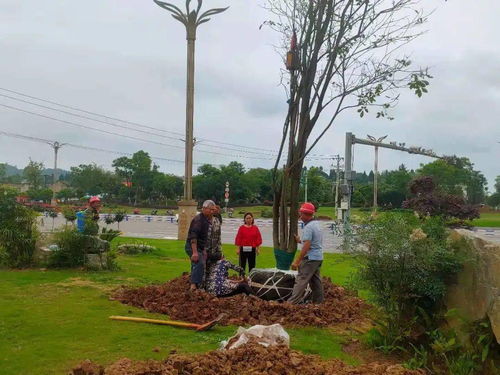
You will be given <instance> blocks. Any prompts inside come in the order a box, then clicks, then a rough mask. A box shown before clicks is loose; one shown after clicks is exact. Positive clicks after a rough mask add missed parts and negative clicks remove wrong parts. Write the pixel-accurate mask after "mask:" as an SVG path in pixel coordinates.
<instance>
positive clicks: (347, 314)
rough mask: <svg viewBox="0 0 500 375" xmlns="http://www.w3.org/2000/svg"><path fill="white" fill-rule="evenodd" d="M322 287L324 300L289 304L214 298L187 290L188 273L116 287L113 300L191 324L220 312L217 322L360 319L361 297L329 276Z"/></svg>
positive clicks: (319, 323) (305, 323) (318, 322)
mask: <svg viewBox="0 0 500 375" xmlns="http://www.w3.org/2000/svg"><path fill="white" fill-rule="evenodd" d="M323 287H324V290H325V302H324V303H322V304H320V305H314V304H305V305H291V304H288V303H279V302H274V301H264V300H261V299H259V298H257V297H254V296H245V295H237V296H233V297H227V298H217V297H214V296H212V295H210V294H208V293H205V292H204V291H201V290H197V291H193V292H191V291H189V279H188V276H182V277H179V278H176V279H173V280H171V281H169V282H168V283H166V284H163V285H153V286H147V287H143V288H135V289H131V288H123V289H120V290H119V291H117V292H116V293H115V295H114V299H116V300H118V301H120V302H122V303H125V304H128V305H132V306H136V307H141V308H144V309H146V310H148V311H151V312H155V313H162V314H167V315H169V316H170V318H171V319H175V320H183V321H188V322H192V323H206V322H208V321H210V320H212V319H215V318H217V316H218V315H219V314H220V313H226V318H225V319H224V320H223V321H222V322H221V324H223V325H228V324H233V325H255V324H264V325H269V324H274V323H280V324H282V325H287V326H319V327H324V326H329V325H333V324H338V323H351V322H354V321H357V320H360V319H362V317H363V316H362V315H363V311H364V310H366V308H367V305H366V304H365V303H364V302H363V301H362V300H361V299H359V298H357V297H353V296H351V295H349V294H348V293H347V292H346V291H345V289H344V288H342V287H339V286H336V285H334V284H332V282H331V280H330V279H326V278H324V280H323Z"/></svg>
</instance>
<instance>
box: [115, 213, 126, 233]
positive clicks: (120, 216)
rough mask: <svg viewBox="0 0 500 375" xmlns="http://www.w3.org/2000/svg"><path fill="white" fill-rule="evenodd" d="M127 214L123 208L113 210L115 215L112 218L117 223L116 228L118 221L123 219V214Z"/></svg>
mask: <svg viewBox="0 0 500 375" xmlns="http://www.w3.org/2000/svg"><path fill="white" fill-rule="evenodd" d="M126 215H127V212H126V211H125V210H117V211H116V212H115V215H114V217H113V220H114V221H115V222H116V224H117V225H118V230H120V223H121V222H122V221H123V220H125V216H126Z"/></svg>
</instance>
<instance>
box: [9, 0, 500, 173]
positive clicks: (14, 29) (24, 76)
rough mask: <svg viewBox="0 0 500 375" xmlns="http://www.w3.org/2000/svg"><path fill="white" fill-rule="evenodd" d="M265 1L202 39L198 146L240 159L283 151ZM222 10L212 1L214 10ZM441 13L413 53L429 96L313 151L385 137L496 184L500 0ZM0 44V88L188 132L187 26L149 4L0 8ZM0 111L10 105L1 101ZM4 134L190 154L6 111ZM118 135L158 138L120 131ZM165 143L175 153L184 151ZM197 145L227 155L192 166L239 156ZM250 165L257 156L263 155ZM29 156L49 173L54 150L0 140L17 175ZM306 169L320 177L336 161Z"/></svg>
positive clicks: (393, 157)
mask: <svg viewBox="0 0 500 375" xmlns="http://www.w3.org/2000/svg"><path fill="white" fill-rule="evenodd" d="M263 1H264V0H261V1H260V2H254V1H239V2H231V8H230V10H228V11H227V12H226V13H225V14H222V15H219V16H217V17H214V19H213V20H212V21H211V22H209V23H207V24H205V25H203V26H202V29H200V33H199V35H198V40H197V54H196V62H197V65H196V111H195V123H196V129H195V133H196V136H197V137H199V138H209V139H214V140H219V141H222V142H227V143H234V144H238V145H242V147H241V149H242V150H245V146H251V147H261V148H266V149H276V148H277V147H278V143H279V140H280V137H281V130H282V125H283V120H284V117H285V115H286V110H287V108H286V103H285V101H286V95H285V94H284V91H283V88H282V87H280V86H279V82H280V68H282V61H281V58H280V57H279V56H278V55H277V54H276V53H275V51H274V49H273V47H272V45H276V44H278V42H279V36H278V35H275V34H274V33H273V32H272V31H270V30H267V29H263V30H260V31H259V25H260V24H261V23H262V21H264V20H265V19H267V18H268V14H267V13H266V11H265V10H264V9H262V8H261V7H260V5H259V4H262V3H263ZM227 3H228V1H225V0H212V1H211V2H210V5H211V6H212V4H213V6H214V7H215V6H222V5H225V4H227ZM435 6H437V10H436V12H435V13H434V14H433V15H432V17H431V22H430V23H429V25H428V29H429V32H428V33H427V34H425V35H424V36H423V37H422V38H420V39H419V40H417V41H416V43H414V44H412V46H411V49H412V50H411V52H412V53H411V54H412V56H413V59H414V60H415V62H416V64H418V65H422V66H425V65H428V66H430V67H431V72H432V74H433V75H434V77H435V78H434V79H433V80H432V86H431V89H430V93H429V95H427V96H425V97H424V98H422V99H417V98H416V97H415V96H414V95H413V94H411V93H406V94H403V95H402V97H401V102H400V105H399V106H398V107H397V108H396V110H395V117H396V120H395V121H393V122H389V121H385V120H382V121H380V120H375V119H373V117H368V118H366V119H362V120H361V119H359V118H358V117H357V115H356V113H355V111H353V112H350V113H346V114H344V115H342V117H341V118H339V121H338V122H337V124H335V126H334V127H333V128H332V130H331V131H329V132H328V134H327V135H326V136H325V138H324V139H323V140H322V141H321V142H320V143H319V144H318V146H317V148H316V149H315V150H314V153H316V154H336V153H340V154H343V152H344V137H345V132H347V131H352V132H354V133H355V134H356V135H358V136H364V135H366V134H367V133H369V134H374V135H385V134H389V136H390V137H389V138H391V140H397V141H400V142H406V143H407V144H412V143H414V144H416V145H419V146H423V147H426V148H433V149H434V150H435V151H436V152H438V153H446V154H450V153H455V154H458V155H464V156H468V157H470V158H471V160H472V161H473V162H474V163H476V166H477V168H479V169H480V170H482V171H483V172H484V173H485V174H486V175H487V177H488V179H489V181H490V183H491V182H492V181H493V179H494V177H495V176H496V175H498V174H500V170H499V168H498V160H500V153H499V150H500V147H499V146H500V144H498V143H497V142H498V141H500V133H499V125H498V118H500V113H499V109H498V105H497V103H498V102H499V99H500V92H499V87H500V75H499V74H498V67H499V66H500V51H499V50H498V48H497V47H496V46H497V45H498V40H500V25H499V24H498V22H497V19H496V18H497V14H499V12H500V5H499V2H497V1H496V0H484V1H481V2H465V1H453V2H446V3H444V4H438V5H435ZM0 35H2V39H1V43H2V59H0V82H1V85H0V86H2V87H7V88H11V89H14V90H18V91H21V92H25V93H28V94H31V95H35V96H39V97H42V98H47V99H51V100H55V101H58V102H61V103H64V104H68V105H72V106H77V107H81V108H84V109H87V110H90V111H93V112H98V113H103V114H107V115H110V116H113V117H119V118H123V119H126V120H129V121H134V122H138V123H142V124H146V125H149V126H153V127H157V128H161V129H164V130H167V131H174V132H181V133H182V132H183V131H184V121H185V118H184V116H185V112H184V101H185V64H186V61H185V56H186V40H185V35H184V30H183V29H182V26H181V25H180V24H179V23H178V22H176V21H175V20H173V19H172V18H171V17H170V16H169V15H168V13H167V12H165V11H162V10H161V9H160V8H158V7H157V6H156V5H155V4H154V3H153V2H152V1H148V2H142V1H141V2H137V1H130V0H129V1H123V0H110V1H105V2H103V1H99V0H88V1H85V2H50V1H42V2H39V1H37V2H35V1H34V0H31V1H30V0H28V1H22V2H20V1H17V0H3V1H2V4H0ZM0 103H5V104H7V103H8V104H12V103H13V102H12V101H9V100H7V99H5V98H0ZM27 107H29V106H25V107H23V108H27ZM43 113H48V112H47V111H43ZM57 116H58V117H60V118H64V119H68V116H65V115H62V114H58V115H57ZM73 120H74V121H75V122H77V121H81V122H82V123H85V124H87V125H89V126H95V127H101V128H105V129H113V128H110V127H107V126H105V125H103V124H98V123H92V122H91V121H88V120H82V119H80V120H77V119H73ZM325 121H326V118H325V119H323V120H322V123H324V122H325ZM0 129H2V130H9V131H12V132H18V133H23V134H26V135H30V136H37V137H41V138H47V139H57V140H62V141H68V142H74V143H78V144H82V145H90V146H94V147H99V148H105V149H112V150H118V151H123V152H135V151H137V150H139V149H146V150H147V151H148V152H150V154H152V155H155V156H160V157H164V158H170V159H176V160H183V158H184V153H183V152H182V150H180V149H176V148H169V147H163V146H159V145H154V144H148V143H143V142H139V141H133V140H129V139H124V138H120V137H117V136H107V135H103V134H99V133H96V132H91V131H84V130H82V129H78V128H74V127H70V126H65V125H62V124H57V123H55V122H52V121H49V120H45V119H41V118H36V117H32V116H29V115H24V114H21V113H15V112H12V111H9V110H7V109H4V108H0ZM114 130H116V129H114ZM118 132H120V133H121V134H127V135H133V136H140V137H149V138H150V139H154V140H157V139H159V138H158V137H153V136H150V135H146V134H140V133H137V132H132V131H129V130H125V129H121V130H118ZM165 142H168V143H171V144H174V145H178V146H179V145H180V146H182V142H180V141H174V140H168V141H167V140H165ZM202 144H203V143H202ZM204 148H205V149H211V150H213V151H215V152H219V153H224V154H227V155H229V156H224V155H213V154H212V155H210V154H204V153H201V152H196V154H195V159H196V160H195V161H198V162H211V163H215V164H219V163H227V162H229V161H231V160H232V159H233V158H234V157H231V155H235V154H238V152H237V151H231V150H225V149H220V148H219V149H218V148H209V147H208V146H206V147H204ZM236 148H238V147H236ZM240 154H241V152H240ZM248 155H249V156H254V157H259V156H262V155H259V154H257V152H256V153H255V154H248ZM28 156H32V157H33V158H34V159H37V160H43V161H45V162H46V163H48V165H50V164H51V163H52V162H51V159H52V154H51V150H50V148H49V147H47V146H45V145H43V144H37V143H30V142H26V141H21V140H16V139H6V138H2V137H0V159H1V161H7V162H9V163H11V164H17V165H19V166H23V165H24V164H25V163H26V162H27V159H28ZM114 157H116V155H113V154H106V153H98V152H85V151H83V150H77V149H69V148H67V149H63V150H62V152H61V165H62V166H63V167H64V168H69V167H70V166H71V165H76V164H80V163H87V162H93V161H94V162H97V163H98V164H101V165H104V166H107V167H109V166H110V165H111V161H112V159H113V158H114ZM240 160H241V161H243V162H244V163H245V165H247V166H248V167H256V166H264V167H270V166H271V165H272V161H264V160H260V159H240ZM426 161H429V159H428V158H424V157H415V156H410V155H405V154H401V153H394V152H392V151H388V150H384V151H382V152H381V167H382V168H395V167H397V166H398V165H399V164H401V163H406V164H407V165H409V166H410V167H411V168H417V167H418V166H419V164H420V163H422V162H426ZM158 162H159V164H160V166H161V168H162V170H164V171H166V172H172V173H178V174H182V173H183V167H182V164H181V163H169V162H165V161H158ZM372 163H373V150H371V149H369V148H366V147H358V146H356V153H355V168H356V169H358V170H369V169H371V168H372ZM314 164H321V165H323V167H325V168H328V167H329V165H330V164H331V162H330V161H328V160H323V161H314Z"/></svg>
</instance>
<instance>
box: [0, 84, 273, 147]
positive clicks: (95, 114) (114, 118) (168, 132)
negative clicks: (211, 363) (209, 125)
mask: <svg viewBox="0 0 500 375" xmlns="http://www.w3.org/2000/svg"><path fill="white" fill-rule="evenodd" d="M0 90H3V91H6V92H10V93H12V94H16V95H19V96H24V97H26V98H30V99H34V100H38V101H41V102H44V103H49V104H53V105H57V106H59V107H62V108H66V109H71V110H73V111H78V112H82V113H86V114H89V115H93V116H99V117H103V118H105V119H108V120H114V121H119V122H122V123H125V124H129V125H133V126H136V127H139V128H143V129H149V130H155V131H159V132H162V133H167V134H175V135H178V136H185V134H182V133H179V132H175V131H172V130H165V129H160V128H155V127H152V126H148V125H143V124H139V123H137V122H133V121H127V120H123V119H120V118H117V117H112V116H107V115H103V114H100V113H96V112H92V111H87V110H84V109H81V108H77V107H73V106H69V105H65V104H61V103H58V102H55V101H51V100H47V99H43V98H40V97H36V96H32V95H28V94H24V93H21V92H19V91H14V90H10V89H7V88H3V87H0ZM0 95H1V94H0ZM2 96H6V95H2ZM9 98H11V99H12V97H9ZM13 100H18V99H13ZM30 104H33V103H30ZM34 105H37V104H34ZM49 109H52V110H55V109H53V108H49ZM66 113H68V112H66ZM73 115H76V114H73ZM92 120H95V119H92ZM95 121H97V120H95ZM136 131H137V130H136ZM156 135H157V134H156ZM176 139H177V138H176ZM199 140H200V141H204V142H207V143H214V144H219V145H226V146H234V147H240V149H239V150H241V151H244V150H245V149H252V150H258V151H265V152H272V153H277V151H276V150H270V149H265V148H260V147H252V146H247V145H238V144H234V143H228V142H219V141H215V140H211V139H206V138H200V139H199ZM233 150H234V149H233ZM235 151H238V150H235Z"/></svg>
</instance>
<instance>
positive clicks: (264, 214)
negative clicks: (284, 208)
mask: <svg viewBox="0 0 500 375" xmlns="http://www.w3.org/2000/svg"><path fill="white" fill-rule="evenodd" d="M260 216H261V217H263V218H266V219H270V218H272V217H273V211H272V210H270V209H268V208H264V209H263V210H262V211H261V212H260Z"/></svg>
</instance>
